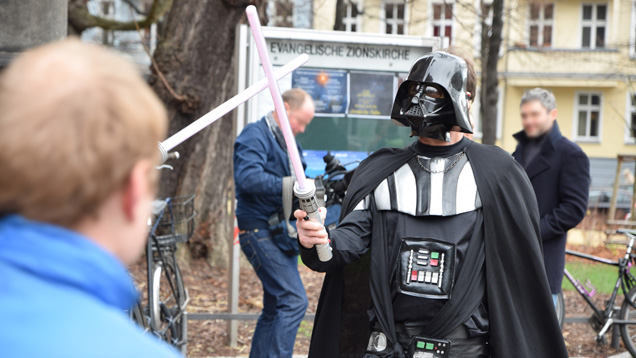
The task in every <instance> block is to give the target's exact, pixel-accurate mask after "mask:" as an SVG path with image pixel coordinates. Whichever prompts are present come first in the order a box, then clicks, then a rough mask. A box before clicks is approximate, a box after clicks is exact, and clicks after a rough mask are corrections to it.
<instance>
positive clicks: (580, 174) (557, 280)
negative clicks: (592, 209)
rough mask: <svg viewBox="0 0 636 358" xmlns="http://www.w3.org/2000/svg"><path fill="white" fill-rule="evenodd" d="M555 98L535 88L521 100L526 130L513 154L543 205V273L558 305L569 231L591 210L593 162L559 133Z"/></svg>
mask: <svg viewBox="0 0 636 358" xmlns="http://www.w3.org/2000/svg"><path fill="white" fill-rule="evenodd" d="M556 117H557V109H556V100H555V98H554V95H553V94H552V93H551V92H550V91H548V90H545V89H543V88H534V89H531V90H528V91H527V92H526V93H524V95H523V97H522V98H521V123H522V125H523V130H522V131H520V132H518V133H516V134H515V135H514V137H515V139H516V140H517V141H518V145H517V149H516V150H515V152H514V153H513V154H512V156H513V157H514V158H515V159H516V160H517V162H519V164H521V165H522V166H523V167H524V169H525V170H526V172H527V173H528V177H529V178H530V182H531V183H532V187H533V188H534V192H535V194H536V196H537V202H538V203H539V213H540V215H541V222H540V225H539V227H540V228H541V239H542V240H543V257H544V261H545V270H546V273H547V275H548V281H549V282H550V291H551V292H552V295H553V296H552V297H553V300H554V302H555V304H556V298H557V295H558V294H559V292H561V282H562V281H563V268H564V267H565V242H566V239H567V232H568V230H570V229H571V228H573V227H575V226H576V225H578V224H579V223H580V222H581V220H583V217H585V212H586V210H587V199H588V195H589V190H590V161H589V160H588V158H587V156H586V155H585V153H583V150H581V148H580V147H579V146H578V145H576V144H575V143H573V142H571V141H569V140H568V139H567V138H565V137H564V136H562V135H561V131H560V130H559V125H558V124H557V122H556Z"/></svg>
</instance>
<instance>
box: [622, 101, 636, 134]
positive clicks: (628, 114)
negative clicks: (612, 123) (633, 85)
mask: <svg viewBox="0 0 636 358" xmlns="http://www.w3.org/2000/svg"><path fill="white" fill-rule="evenodd" d="M632 94H633V95H634V96H636V93H634V92H632V91H631V90H630V89H629V88H628V89H627V94H626V96H625V97H626V101H625V144H636V138H634V137H632V136H631V135H630V130H629V124H631V121H632V113H633V112H636V103H634V104H632Z"/></svg>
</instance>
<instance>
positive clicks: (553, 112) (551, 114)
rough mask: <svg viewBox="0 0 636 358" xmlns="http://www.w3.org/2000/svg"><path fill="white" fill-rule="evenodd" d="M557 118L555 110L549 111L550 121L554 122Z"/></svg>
mask: <svg viewBox="0 0 636 358" xmlns="http://www.w3.org/2000/svg"><path fill="white" fill-rule="evenodd" d="M556 118H557V110H556V108H555V109H553V110H551V111H550V119H552V120H555V119H556Z"/></svg>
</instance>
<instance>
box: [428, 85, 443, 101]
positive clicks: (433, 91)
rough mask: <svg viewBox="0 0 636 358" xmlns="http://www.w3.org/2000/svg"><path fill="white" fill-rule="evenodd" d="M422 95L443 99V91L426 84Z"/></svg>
mask: <svg viewBox="0 0 636 358" xmlns="http://www.w3.org/2000/svg"><path fill="white" fill-rule="evenodd" d="M424 95H426V97H430V98H434V99H444V92H443V91H442V90H440V89H439V88H437V87H433V86H426V88H425V89H424Z"/></svg>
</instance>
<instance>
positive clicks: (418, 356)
mask: <svg viewBox="0 0 636 358" xmlns="http://www.w3.org/2000/svg"><path fill="white" fill-rule="evenodd" d="M450 348H451V341H450V340H448V339H436V338H427V337H420V336H415V337H413V343H412V352H413V354H412V355H411V357H413V358H448V357H449V352H450Z"/></svg>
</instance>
